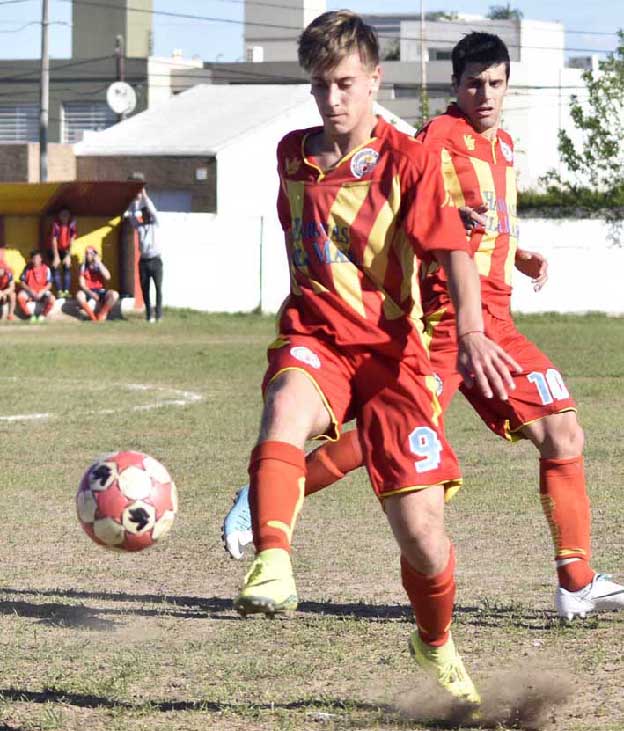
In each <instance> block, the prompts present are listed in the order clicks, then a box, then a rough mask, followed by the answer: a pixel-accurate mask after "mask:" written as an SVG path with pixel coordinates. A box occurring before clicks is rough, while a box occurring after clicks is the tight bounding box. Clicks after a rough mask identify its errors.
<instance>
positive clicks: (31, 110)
mask: <svg viewBox="0 0 624 731" xmlns="http://www.w3.org/2000/svg"><path fill="white" fill-rule="evenodd" d="M38 140H39V105H38V104H3V105H1V106H0V142H37V141H38Z"/></svg>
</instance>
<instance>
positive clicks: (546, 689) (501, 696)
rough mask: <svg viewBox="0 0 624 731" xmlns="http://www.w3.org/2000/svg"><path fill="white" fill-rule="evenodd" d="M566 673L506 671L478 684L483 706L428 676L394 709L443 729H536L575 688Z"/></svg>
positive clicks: (542, 726)
mask: <svg viewBox="0 0 624 731" xmlns="http://www.w3.org/2000/svg"><path fill="white" fill-rule="evenodd" d="M573 688H574V685H573V681H572V678H571V677H570V676H569V675H566V674H563V673H560V672H557V671H554V670H531V671H530V672H529V671H527V670H526V669H522V670H507V671H505V672H504V673H499V674H498V675H497V676H496V677H495V678H492V679H491V680H490V681H488V682H487V683H483V684H481V685H480V686H479V691H480V693H481V698H482V704H481V706H480V708H479V710H478V712H476V713H475V710H474V707H472V706H470V705H468V704H465V703H461V702H460V701H457V700H455V699H453V698H451V697H449V696H448V695H447V694H446V693H444V691H442V690H441V689H440V687H439V686H438V685H437V684H436V683H435V682H434V681H432V680H429V679H426V680H423V681H419V684H418V689H417V690H412V691H410V692H408V693H406V694H404V695H403V697H402V698H401V700H399V701H398V702H397V710H398V711H399V713H400V714H401V715H402V716H403V717H404V718H405V719H406V720H409V721H414V722H420V723H422V722H426V721H429V722H435V723H436V725H439V726H441V727H451V728H454V727H455V728H456V727H461V728H469V727H473V728H500V727H501V726H503V727H507V728H517V729H525V730H526V731H539V729H543V728H544V727H545V726H546V725H547V724H548V723H549V722H550V721H552V714H553V711H554V709H555V708H556V707H557V706H561V705H563V704H564V703H565V702H566V701H567V700H568V698H569V697H570V696H571V695H572V692H573Z"/></svg>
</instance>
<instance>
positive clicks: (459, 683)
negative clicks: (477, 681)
mask: <svg viewBox="0 0 624 731" xmlns="http://www.w3.org/2000/svg"><path fill="white" fill-rule="evenodd" d="M409 649H410V652H411V653H412V656H413V657H414V659H415V660H416V662H417V663H418V664H419V665H420V667H421V668H422V669H423V670H424V671H425V672H426V673H427V674H428V675H430V676H431V677H432V678H433V679H434V680H436V681H437V682H438V683H439V684H440V685H441V686H442V687H443V688H444V689H445V690H446V691H447V692H448V693H450V694H451V695H452V696H453V697H454V698H456V699H457V700H459V701H463V702H464V703H470V704H472V705H479V704H480V703H481V696H480V695H479V693H478V692H477V689H476V688H475V686H474V683H473V682H472V680H471V679H470V676H469V675H468V673H467V672H466V668H465V667H464V663H463V662H462V659H461V657H460V655H459V653H458V652H457V650H456V649H455V644H454V643H453V638H452V637H449V638H448V641H447V642H446V643H445V644H444V645H442V646H441V647H431V645H427V644H425V643H424V642H423V641H422V640H421V639H420V636H419V634H418V632H417V631H416V632H413V633H412V635H411V637H410V640H409Z"/></svg>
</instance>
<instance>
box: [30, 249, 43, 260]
mask: <svg viewBox="0 0 624 731" xmlns="http://www.w3.org/2000/svg"><path fill="white" fill-rule="evenodd" d="M37 254H39V256H41V250H40V249H33V250H32V251H31V252H30V258H31V259H32V258H33V257H34V256H37Z"/></svg>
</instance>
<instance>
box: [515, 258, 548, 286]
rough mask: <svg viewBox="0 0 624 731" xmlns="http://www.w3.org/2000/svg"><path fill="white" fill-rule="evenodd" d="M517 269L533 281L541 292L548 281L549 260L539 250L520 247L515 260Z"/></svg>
mask: <svg viewBox="0 0 624 731" xmlns="http://www.w3.org/2000/svg"><path fill="white" fill-rule="evenodd" d="M515 265H516V269H517V270H518V271H519V272H521V273H522V274H524V275H525V276H527V277H531V280H532V281H533V289H534V290H535V291H536V292H539V291H540V289H541V288H542V287H543V286H544V285H545V284H546V282H547V281H548V261H547V259H546V257H545V256H544V255H543V254H540V253H539V252H538V251H526V250H525V249H518V251H517V252H516V260H515Z"/></svg>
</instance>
